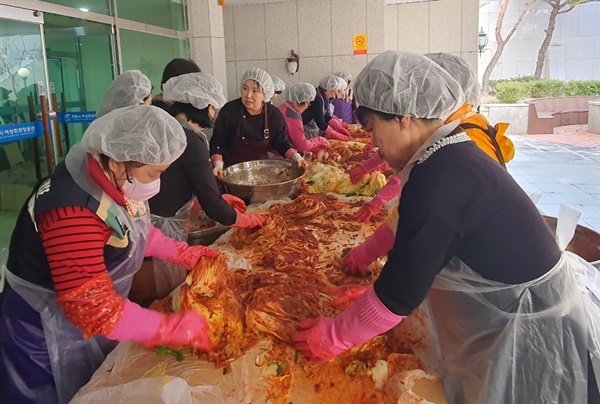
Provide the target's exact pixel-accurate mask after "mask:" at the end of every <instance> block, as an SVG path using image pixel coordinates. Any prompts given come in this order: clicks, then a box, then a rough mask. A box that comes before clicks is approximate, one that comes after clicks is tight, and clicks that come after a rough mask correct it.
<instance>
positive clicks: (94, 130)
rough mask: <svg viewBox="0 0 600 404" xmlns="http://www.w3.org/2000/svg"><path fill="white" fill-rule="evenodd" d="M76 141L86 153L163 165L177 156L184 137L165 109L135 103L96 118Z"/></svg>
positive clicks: (179, 153)
mask: <svg viewBox="0 0 600 404" xmlns="http://www.w3.org/2000/svg"><path fill="white" fill-rule="evenodd" d="M79 144H80V145H81V146H80V147H81V148H82V149H83V150H85V151H86V152H88V153H92V154H104V155H106V156H108V157H110V158H112V159H113V160H115V161H118V162H126V161H135V162H137V163H142V164H153V165H167V164H171V163H172V162H174V161H175V160H177V159H178V158H179V156H181V154H182V153H183V150H184V149H185V147H186V145H187V140H186V137H185V133H184V132H183V128H182V127H181V125H180V124H179V122H177V120H176V119H175V118H173V117H172V116H171V115H169V114H168V113H167V112H165V111H164V110H162V109H160V108H158V107H154V106H152V105H138V106H134V107H125V108H119V109H116V110H114V111H111V112H110V113H108V114H106V115H104V116H103V117H101V118H98V119H96V120H95V121H94V122H92V123H91V125H90V126H89V128H87V130H86V131H85V133H84V134H83V138H82V139H81V142H80V143H79ZM67 159H68V156H67Z"/></svg>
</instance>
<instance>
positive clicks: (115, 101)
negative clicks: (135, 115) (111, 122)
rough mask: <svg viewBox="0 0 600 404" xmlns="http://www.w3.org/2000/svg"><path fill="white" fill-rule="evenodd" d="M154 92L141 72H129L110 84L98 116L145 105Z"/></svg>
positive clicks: (97, 113)
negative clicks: (145, 99) (118, 109)
mask: <svg viewBox="0 0 600 404" xmlns="http://www.w3.org/2000/svg"><path fill="white" fill-rule="evenodd" d="M151 92H152V83H150V80H149V79H148V77H146V76H145V75H144V73H142V72H141V71H139V70H128V71H126V72H123V74H121V75H119V76H117V78H116V79H114V80H113V82H112V83H110V87H109V88H108V91H107V92H106V94H105V95H104V98H103V99H102V103H101V104H100V106H99V107H98V111H97V112H96V116H97V117H98V118H99V117H101V116H102V115H106V114H108V113H109V112H110V111H112V110H113V109H117V108H123V107H131V106H133V105H140V104H143V103H144V98H146V97H148V96H149V95H150V93H151Z"/></svg>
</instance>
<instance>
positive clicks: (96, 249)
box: [37, 206, 111, 296]
mask: <svg viewBox="0 0 600 404" xmlns="http://www.w3.org/2000/svg"><path fill="white" fill-rule="evenodd" d="M37 224H38V230H39V233H40V235H41V238H42V245H43V247H44V251H45V253H46V257H47V259H48V264H49V266H50V272H51V276H52V281H53V283H54V289H55V291H56V293H57V294H58V295H59V296H60V295H62V294H64V293H66V292H68V291H70V290H72V289H75V288H77V287H79V286H81V285H83V284H85V283H86V282H88V281H90V280H92V279H94V278H95V277H97V276H99V275H100V274H102V273H104V272H105V271H106V265H105V263H104V246H105V244H106V241H107V240H108V238H109V237H110V234H111V230H110V228H109V227H108V226H107V225H106V224H105V223H104V222H103V221H102V219H100V218H99V217H98V216H97V215H96V214H95V213H93V212H92V211H91V210H89V209H87V208H84V207H79V206H77V207H61V208H57V209H52V210H49V211H47V212H44V213H42V214H41V215H39V216H38V218H37Z"/></svg>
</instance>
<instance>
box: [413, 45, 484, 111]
mask: <svg viewBox="0 0 600 404" xmlns="http://www.w3.org/2000/svg"><path fill="white" fill-rule="evenodd" d="M425 56H427V57H428V58H429V59H431V60H433V61H434V62H435V63H437V64H438V65H439V66H440V67H441V68H442V69H444V70H445V71H447V72H448V73H450V75H451V76H452V77H453V78H454V80H456V81H458V83H459V84H460V86H461V88H462V90H463V93H465V98H466V100H467V101H466V102H467V103H468V104H471V105H473V106H474V107H476V106H478V105H479V99H480V98H481V87H479V81H478V80H477V74H476V73H475V69H473V66H471V64H470V63H469V62H467V61H466V60H465V59H463V58H461V57H459V56H455V55H452V54H451V53H445V52H439V53H427V54H426V55H425Z"/></svg>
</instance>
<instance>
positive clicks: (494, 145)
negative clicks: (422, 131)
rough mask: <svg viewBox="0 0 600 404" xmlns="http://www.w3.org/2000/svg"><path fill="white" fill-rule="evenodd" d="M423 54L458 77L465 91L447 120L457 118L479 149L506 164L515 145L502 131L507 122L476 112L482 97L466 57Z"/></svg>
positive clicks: (513, 153) (512, 156)
mask: <svg viewBox="0 0 600 404" xmlns="http://www.w3.org/2000/svg"><path fill="white" fill-rule="evenodd" d="M425 56H427V57H428V58H429V59H431V60H433V61H434V62H435V63H436V64H437V65H438V66H440V67H441V68H442V69H444V70H445V71H447V72H448V73H450V75H451V76H452V77H454V78H455V79H456V80H458V82H459V83H460V84H461V85H462V88H463V92H464V93H465V97H466V101H465V103H464V104H463V105H462V106H461V107H460V108H459V109H458V110H457V111H455V112H454V113H453V114H452V115H450V116H449V117H448V118H447V119H446V122H451V121H453V120H455V119H460V126H461V127H462V128H463V129H464V130H465V133H466V134H467V136H469V137H470V138H471V140H473V141H474V142H475V143H476V144H477V146H479V148H480V149H481V150H483V151H484V152H486V153H487V154H488V155H489V156H490V157H491V158H493V159H494V160H496V161H497V162H498V163H500V164H501V165H502V166H504V167H505V166H506V163H508V162H509V161H511V160H512V159H513V158H514V156H515V146H514V144H513V142H512V141H511V140H510V139H509V138H508V137H506V136H505V135H504V133H505V132H506V129H508V124H507V123H498V124H496V125H495V126H492V125H490V123H489V122H488V120H487V119H486V118H485V117H484V116H483V115H481V114H479V113H478V112H476V110H477V107H478V106H479V99H480V97H481V89H480V87H479V81H478V79H477V73H476V72H475V69H473V67H472V66H471V64H470V63H469V62H467V61H466V60H465V59H463V58H461V57H458V56H455V55H452V54H451V53H444V52H440V53H428V54H426V55H425Z"/></svg>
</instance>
